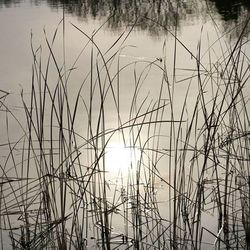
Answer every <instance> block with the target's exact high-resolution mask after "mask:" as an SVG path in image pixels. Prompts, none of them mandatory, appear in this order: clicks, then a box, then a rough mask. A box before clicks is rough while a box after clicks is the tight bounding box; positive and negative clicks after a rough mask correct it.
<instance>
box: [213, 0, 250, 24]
mask: <svg viewBox="0 0 250 250" xmlns="http://www.w3.org/2000/svg"><path fill="white" fill-rule="evenodd" d="M210 2H213V3H214V5H215V7H216V9H217V11H218V13H219V14H220V15H221V16H222V18H223V19H224V20H225V21H229V20H238V18H239V17H240V16H241V14H242V12H243V11H244V10H247V11H250V1H249V0H242V1H239V0H210Z"/></svg>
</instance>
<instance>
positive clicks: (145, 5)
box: [47, 0, 199, 35]
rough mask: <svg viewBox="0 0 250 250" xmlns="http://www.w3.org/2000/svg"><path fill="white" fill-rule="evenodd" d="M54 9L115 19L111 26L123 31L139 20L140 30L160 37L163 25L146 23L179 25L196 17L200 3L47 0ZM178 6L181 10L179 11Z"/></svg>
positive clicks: (124, 0)
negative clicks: (189, 18)
mask: <svg viewBox="0 0 250 250" xmlns="http://www.w3.org/2000/svg"><path fill="white" fill-rule="evenodd" d="M47 2H48V4H49V5H50V6H51V7H52V8H59V7H62V6H64V8H65V10H66V11H67V12H68V13H72V14H75V15H77V16H79V17H84V18H87V17H88V15H91V16H92V17H94V18H95V19H96V18H98V19H100V18H102V17H107V16H112V18H111V19H110V20H109V26H110V28H113V29H119V28H120V27H123V26H124V25H132V24H134V23H135V21H137V23H136V27H138V28H140V29H142V30H149V31H150V32H151V33H152V34H155V35H156V34H157V33H158V32H159V31H160V30H159V25H157V24H155V23H154V22H150V21H145V18H144V17H146V18H147V19H152V20H154V21H156V22H158V23H161V24H162V25H163V26H164V27H167V28H171V27H173V26H175V25H176V23H177V25H178V21H179V20H180V19H186V18H188V16H191V15H192V16H194V14H197V15H198V14H199V13H197V5H196V2H197V0H189V1H179V0H174V1H173V0H81V1H79V0H75V1H73V0H71V1H69V0H68V1H67V0H66V1H64V0H47ZM177 5H178V8H177Z"/></svg>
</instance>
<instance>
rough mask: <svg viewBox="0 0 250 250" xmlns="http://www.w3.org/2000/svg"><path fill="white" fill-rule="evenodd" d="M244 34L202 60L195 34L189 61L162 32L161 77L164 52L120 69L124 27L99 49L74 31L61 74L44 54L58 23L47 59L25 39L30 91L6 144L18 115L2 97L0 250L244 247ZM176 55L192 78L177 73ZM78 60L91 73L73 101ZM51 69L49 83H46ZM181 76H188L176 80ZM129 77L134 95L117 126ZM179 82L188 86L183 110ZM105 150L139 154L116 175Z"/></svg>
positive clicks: (248, 242) (248, 236) (249, 229)
mask: <svg viewBox="0 0 250 250" xmlns="http://www.w3.org/2000/svg"><path fill="white" fill-rule="evenodd" d="M148 21H151V22H153V20H148ZM158 25H160V24H158ZM248 26H249V19H248V20H246V22H244V23H243V26H242V33H241V34H240V36H239V38H238V40H237V41H236V42H234V44H233V45H232V43H226V42H225V40H226V39H225V40H224V37H223V36H222V37H219V38H218V40H217V41H216V42H215V43H216V44H220V47H221V51H220V55H219V54H216V53H215V52H214V50H213V46H214V44H212V45H211V46H209V47H208V48H206V50H205V52H202V51H204V50H203V42H202V35H203V33H202V31H201V39H200V42H199V44H198V46H197V51H196V54H195V53H194V52H191V51H190V50H189V49H188V48H187V47H186V46H185V44H184V43H183V42H182V41H180V40H179V39H178V37H177V31H174V32H170V31H169V32H170V35H171V36H172V37H173V39H174V41H175V46H174V50H173V59H172V62H173V65H171V67H172V68H171V70H169V65H168V63H169V60H168V61H167V60H166V58H165V57H164V54H165V52H166V50H167V47H166V44H164V46H163V57H162V58H160V59H159V58H155V59H152V60H147V59H145V60H140V61H138V60H131V61H130V62H129V63H126V64H124V63H123V62H122V57H120V55H122V53H123V51H124V50H125V49H126V45H125V42H126V39H127V38H128V36H129V34H130V32H131V31H132V29H133V26H132V28H130V29H129V30H128V31H124V32H123V33H122V34H121V36H119V37H118V39H117V40H116V41H114V43H113V44H111V46H110V47H109V48H108V49H106V50H105V51H102V49H101V48H100V47H99V46H98V43H97V41H96V40H95V35H96V34H97V33H98V31H97V32H96V33H94V34H92V35H88V34H86V33H85V32H84V31H83V30H82V29H81V28H80V27H77V26H75V25H74V24H72V28H74V29H77V30H78V32H79V33H81V34H82V36H83V38H84V40H85V41H86V42H85V44H84V45H83V50H82V51H81V52H80V53H79V57H77V58H76V61H75V62H74V63H73V64H72V65H71V66H70V67H68V65H67V61H66V57H65V56H62V57H61V59H57V55H56V54H55V53H54V43H55V42H56V40H57V39H61V38H58V32H59V30H62V40H63V41H65V36H67V32H66V29H65V19H64V18H63V20H62V22H61V23H60V24H59V25H58V28H57V29H56V31H55V33H54V34H53V36H52V38H49V37H48V35H47V34H46V31H44V36H45V41H46V46H47V50H48V57H47V59H46V60H44V58H43V57H42V49H41V47H38V48H37V49H36V48H35V46H34V44H33V41H31V45H32V55H33V65H32V75H31V89H30V95H29V96H28V98H27V95H26V96H25V95H24V94H23V93H21V99H22V105H23V109H22V112H23V113H22V114H23V117H25V118H24V119H23V120H22V121H19V120H18V122H19V123H18V126H20V127H21V131H22V133H20V137H19V139H17V140H16V141H15V142H13V141H12V139H13V136H12V133H11V131H10V130H9V123H10V121H15V119H16V116H15V113H14V111H11V110H10V109H9V108H8V105H7V104H6V103H7V97H8V96H7V95H8V93H6V92H4V91H1V96H0V103H1V111H2V114H5V117H6V118H5V119H6V134H7V143H5V144H3V145H1V147H2V148H7V150H8V153H7V154H6V155H5V157H4V158H3V159H4V160H3V161H2V163H1V181H0V188H1V196H0V227H1V248H2V249H6V248H8V246H6V245H5V244H6V243H4V241H5V237H6V232H7V233H8V236H9V239H10V240H9V242H8V243H7V244H10V246H11V248H13V249H61V250H64V249H92V248H93V249H212V248H215V249H248V248H249V247H250V222H249V206H250V202H249V201H250V200H249V199H250V197H249V188H250V182H249V179H250V173H249V169H250V168H249V116H248V108H249V103H248V101H249V100H248V98H249V97H248V95H247V92H248V87H247V85H248V83H249V76H250V72H249V58H248V56H247V51H246V50H245V49H246V46H247V45H248V42H249V40H248V36H247V33H246V30H247V27H248ZM215 29H216V27H215ZM179 46H180V47H182V49H185V50H186V52H187V53H189V54H190V55H191V56H192V58H193V59H194V60H193V61H194V62H195V63H194V65H193V68H190V67H187V68H182V69H178V67H177V66H176V65H177V54H178V48H179ZM85 50H88V51H89V54H88V55H89V65H90V71H89V72H88V73H87V74H86V76H84V78H83V81H82V83H81V84H80V86H79V89H78V90H77V91H76V92H74V96H72V90H71V85H70V83H71V76H72V75H73V74H74V72H75V71H76V70H77V69H76V67H77V66H76V65H77V62H78V60H79V58H80V57H81V56H82V55H83V51H85ZM64 53H65V44H64V42H63V54H64ZM214 58H215V59H214ZM205 61H206V63H205ZM52 71H53V74H54V75H56V76H57V77H56V78H57V80H56V81H53V82H50V74H52V73H51V72H52ZM169 71H170V72H169ZM179 71H181V72H185V73H187V74H188V77H186V78H185V79H181V80H179V79H178V76H177V73H178V72H179ZM127 72H130V75H131V76H133V77H132V78H131V79H132V81H133V88H132V89H131V92H130V97H131V98H130V103H126V105H125V107H126V111H127V112H126V114H128V115H127V116H126V115H124V113H123V112H122V111H121V110H122V108H124V103H123V102H124V100H123V95H122V89H123V88H124V82H123V81H124V78H123V74H124V73H125V74H127ZM152 72H157V74H158V81H159V82H158V83H157V84H155V86H154V88H155V91H156V92H157V95H155V96H153V97H152V96H150V94H148V93H145V91H144V89H145V88H146V85H147V79H149V78H150V74H151V73H152ZM125 84H126V83H125ZM178 84H185V86H188V87H187V88H186V89H187V91H186V93H185V95H184V96H183V97H182V98H181V101H180V98H178V91H177V87H178ZM194 88H195V89H196V92H195V93H196V95H195V97H193V99H192V103H193V105H190V104H189V103H190V97H189V96H190V92H191V90H192V89H194ZM192 93H193V92H192ZM111 117H112V125H110V124H111V123H110V119H111ZM114 117H115V118H114ZM16 122H17V121H16ZM113 140H115V141H116V143H117V142H118V143H119V144H120V145H122V146H123V147H124V148H127V149H130V153H131V155H135V154H137V156H136V157H134V158H133V157H131V159H132V160H131V162H130V164H129V166H127V170H126V171H125V172H124V170H117V172H116V175H115V176H114V175H112V170H110V169H109V166H108V165H109V163H108V162H107V157H106V154H107V151H108V149H109V147H110V145H112V144H111V142H112V141H113ZM135 152H137V153H135ZM117 169H119V166H117Z"/></svg>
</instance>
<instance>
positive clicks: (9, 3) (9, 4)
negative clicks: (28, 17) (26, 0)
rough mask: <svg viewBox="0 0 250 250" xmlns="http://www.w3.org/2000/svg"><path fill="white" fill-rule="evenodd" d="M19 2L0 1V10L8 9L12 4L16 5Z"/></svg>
mask: <svg viewBox="0 0 250 250" xmlns="http://www.w3.org/2000/svg"><path fill="white" fill-rule="evenodd" d="M20 2H21V0H0V8H1V7H2V6H4V7H7V8H8V7H11V6H12V5H13V4H18V3H20Z"/></svg>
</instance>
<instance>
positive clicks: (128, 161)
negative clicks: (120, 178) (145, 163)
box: [105, 143, 140, 175]
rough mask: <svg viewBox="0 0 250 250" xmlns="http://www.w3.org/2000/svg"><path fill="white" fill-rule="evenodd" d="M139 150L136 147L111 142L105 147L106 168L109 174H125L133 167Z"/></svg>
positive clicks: (135, 164) (137, 159)
mask: <svg viewBox="0 0 250 250" xmlns="http://www.w3.org/2000/svg"><path fill="white" fill-rule="evenodd" d="M139 157H140V152H139V150H138V149H137V148H136V147H131V146H125V145H124V144H121V143H112V144H110V145H109V146H108V147H107V148H106V154H105V164H106V170H107V171H108V172H110V173H111V174H112V173H113V174H116V175H117V174H118V173H121V174H123V175H127V173H128V171H129V170H130V169H135V168H136V166H137V162H138V161H139Z"/></svg>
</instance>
